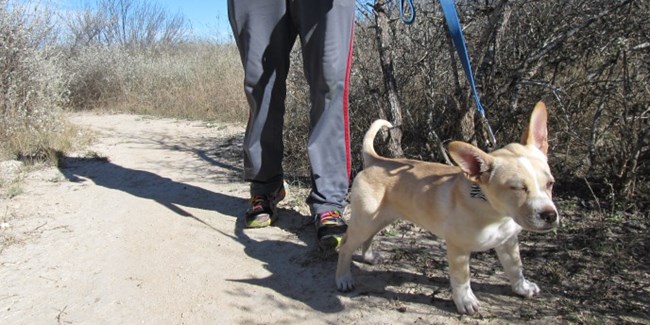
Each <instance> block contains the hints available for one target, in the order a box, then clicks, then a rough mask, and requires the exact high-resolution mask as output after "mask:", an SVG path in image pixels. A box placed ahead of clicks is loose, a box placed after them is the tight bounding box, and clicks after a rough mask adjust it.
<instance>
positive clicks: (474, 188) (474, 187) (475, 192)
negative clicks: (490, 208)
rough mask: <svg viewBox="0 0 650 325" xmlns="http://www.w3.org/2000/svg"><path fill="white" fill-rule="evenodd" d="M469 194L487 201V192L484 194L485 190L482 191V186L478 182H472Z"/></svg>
mask: <svg viewBox="0 0 650 325" xmlns="http://www.w3.org/2000/svg"><path fill="white" fill-rule="evenodd" d="M469 195H470V196H471V197H474V198H478V199H481V200H483V201H487V198H485V194H483V191H481V188H480V187H479V186H478V184H472V188H471V189H470V191H469Z"/></svg>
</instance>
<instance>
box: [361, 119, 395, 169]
mask: <svg viewBox="0 0 650 325" xmlns="http://www.w3.org/2000/svg"><path fill="white" fill-rule="evenodd" d="M383 127H388V128H392V127H393V125H392V124H390V122H388V121H386V120H381V119H379V120H376V121H374V122H373V123H372V124H371V125H370V128H369V129H368V131H366V135H365V136H364V137H363V147H362V149H361V152H362V154H363V165H364V166H366V165H368V163H369V162H370V159H372V158H375V157H378V156H379V155H378V154H377V152H376V151H375V146H374V142H375V136H377V132H379V130H381V128H383Z"/></svg>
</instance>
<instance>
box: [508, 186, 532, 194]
mask: <svg viewBox="0 0 650 325" xmlns="http://www.w3.org/2000/svg"><path fill="white" fill-rule="evenodd" d="M510 189H511V190H513V191H522V192H525V193H528V187H526V185H513V186H510Z"/></svg>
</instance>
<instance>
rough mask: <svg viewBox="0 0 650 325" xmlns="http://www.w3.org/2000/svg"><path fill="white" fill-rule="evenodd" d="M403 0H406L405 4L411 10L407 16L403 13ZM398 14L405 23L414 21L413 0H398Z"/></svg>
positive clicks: (409, 23)
mask: <svg viewBox="0 0 650 325" xmlns="http://www.w3.org/2000/svg"><path fill="white" fill-rule="evenodd" d="M404 1H406V2H407V3H406V5H407V7H408V10H409V11H410V12H411V15H410V16H409V17H406V14H405V13H404ZM399 16H400V18H402V21H403V22H404V23H405V24H407V25H411V24H413V22H414V21H415V6H414V5H413V0H399Z"/></svg>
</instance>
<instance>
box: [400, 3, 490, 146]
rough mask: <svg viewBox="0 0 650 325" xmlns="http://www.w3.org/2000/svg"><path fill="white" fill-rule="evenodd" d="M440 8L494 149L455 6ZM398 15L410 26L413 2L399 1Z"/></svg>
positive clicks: (443, 5)
mask: <svg viewBox="0 0 650 325" xmlns="http://www.w3.org/2000/svg"><path fill="white" fill-rule="evenodd" d="M404 1H408V3H407V8H408V10H409V11H410V13H411V14H410V16H409V17H406V16H405V14H404ZM440 7H442V12H443V14H444V15H445V20H446V21H447V28H448V29H449V34H450V35H451V39H452V41H453V42H454V47H455V48H456V51H457V52H458V57H459V58H460V62H461V63H462V65H463V69H464V70H465V76H467V80H468V81H469V85H470V87H471V88H472V95H473V96H474V102H475V103H476V109H477V110H478V112H479V113H480V114H481V117H482V118H483V122H484V123H485V126H486V127H487V131H488V135H489V137H490V138H489V140H490V143H491V144H492V147H494V148H496V146H497V140H496V138H495V137H494V133H493V132H492V128H491V127H490V123H488V120H487V117H485V109H483V105H481V101H480V99H479V98H478V91H476V83H475V82H474V74H473V73H472V66H471V65H470V63H469V55H468V54H467V47H466V46H465V38H464V37H463V29H462V28H461V26H460V20H459V19H458V14H457V13H456V6H455V5H454V0H440ZM399 15H400V17H401V18H402V21H403V22H404V23H405V24H407V25H410V24H412V23H413V21H415V7H414V6H413V0H400V3H399Z"/></svg>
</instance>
